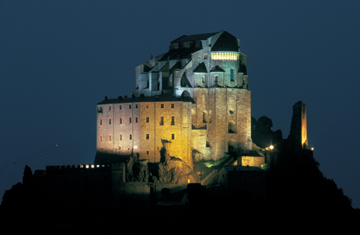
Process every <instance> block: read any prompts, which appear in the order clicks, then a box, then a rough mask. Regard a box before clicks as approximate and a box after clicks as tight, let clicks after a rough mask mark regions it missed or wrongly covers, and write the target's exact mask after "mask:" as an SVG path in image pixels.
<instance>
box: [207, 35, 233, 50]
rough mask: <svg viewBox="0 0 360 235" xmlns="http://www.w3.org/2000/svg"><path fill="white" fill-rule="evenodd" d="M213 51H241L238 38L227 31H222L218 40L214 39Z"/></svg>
mask: <svg viewBox="0 0 360 235" xmlns="http://www.w3.org/2000/svg"><path fill="white" fill-rule="evenodd" d="M211 51H239V44H238V40H237V38H236V37H234V36H233V35H231V34H230V33H228V32H226V31H222V32H221V34H220V35H219V36H218V38H214V42H213V45H212V47H211Z"/></svg>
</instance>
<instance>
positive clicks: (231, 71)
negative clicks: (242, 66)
mask: <svg viewBox="0 0 360 235" xmlns="http://www.w3.org/2000/svg"><path fill="white" fill-rule="evenodd" d="M233 81H234V69H230V82H233Z"/></svg>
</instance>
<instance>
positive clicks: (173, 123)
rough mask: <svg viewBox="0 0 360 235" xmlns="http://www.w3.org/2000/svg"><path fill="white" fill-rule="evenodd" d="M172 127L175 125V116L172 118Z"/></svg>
mask: <svg viewBox="0 0 360 235" xmlns="http://www.w3.org/2000/svg"><path fill="white" fill-rule="evenodd" d="M171 125H172V126H173V125H175V117H174V116H172V117H171Z"/></svg>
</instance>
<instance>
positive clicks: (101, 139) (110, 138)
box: [100, 134, 175, 141]
mask: <svg viewBox="0 0 360 235" xmlns="http://www.w3.org/2000/svg"><path fill="white" fill-rule="evenodd" d="M146 139H147V140H149V139H150V134H146ZM171 139H172V140H174V139H175V134H171ZM120 140H123V135H120ZM129 140H132V134H130V135H129ZM100 141H103V137H102V135H101V136H100ZM108 141H112V137H111V135H109V136H108Z"/></svg>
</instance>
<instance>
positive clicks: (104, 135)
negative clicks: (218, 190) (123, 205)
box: [97, 31, 252, 166]
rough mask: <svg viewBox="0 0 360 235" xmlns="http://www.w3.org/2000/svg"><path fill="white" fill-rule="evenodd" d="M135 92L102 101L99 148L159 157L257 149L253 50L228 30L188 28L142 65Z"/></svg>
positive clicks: (203, 157) (203, 156)
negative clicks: (249, 65) (193, 31)
mask: <svg viewBox="0 0 360 235" xmlns="http://www.w3.org/2000/svg"><path fill="white" fill-rule="evenodd" d="M135 73H136V82H135V84H136V89H135V90H133V91H132V97H131V98H127V97H126V98H122V97H118V98H117V99H105V100H104V101H102V102H100V103H98V105H97V151H98V152H104V153H115V154H120V155H126V154H130V153H138V154H139V157H140V159H146V160H148V161H150V162H159V161H161V160H162V159H161V158H163V157H164V152H165V153H166V154H165V155H167V156H171V157H176V158H179V159H182V160H183V161H185V162H186V163H187V164H188V165H189V166H191V165H192V160H193V159H194V160H210V159H214V160H217V159H220V158H222V157H223V156H224V153H225V152H236V153H241V152H244V151H245V152H246V151H248V150H251V146H252V141H251V100H250V91H249V90H248V76H247V72H246V55H244V54H243V53H241V52H240V47H239V40H238V39H237V38H235V37H234V36H233V35H231V34H229V33H228V32H226V31H221V32H218V33H209V34H198V35H190V36H186V35H184V36H181V37H179V38H177V39H175V40H174V41H172V42H171V43H170V48H169V51H168V52H167V53H165V54H162V55H159V56H156V57H154V58H152V59H150V60H149V61H147V62H145V63H143V64H141V65H139V66H137V67H136V69H135Z"/></svg>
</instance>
